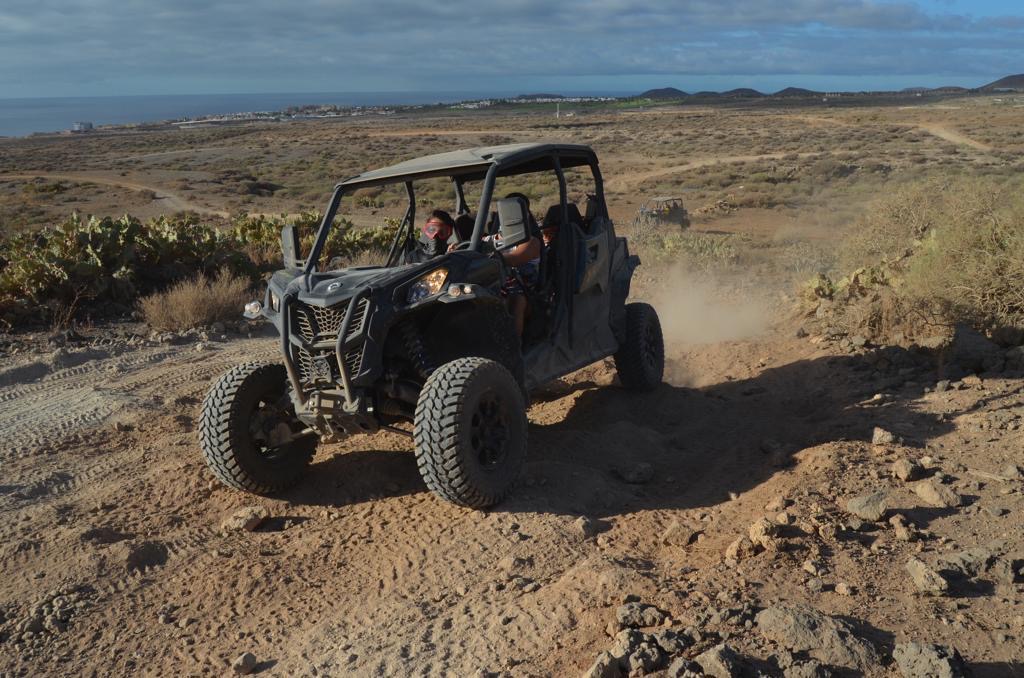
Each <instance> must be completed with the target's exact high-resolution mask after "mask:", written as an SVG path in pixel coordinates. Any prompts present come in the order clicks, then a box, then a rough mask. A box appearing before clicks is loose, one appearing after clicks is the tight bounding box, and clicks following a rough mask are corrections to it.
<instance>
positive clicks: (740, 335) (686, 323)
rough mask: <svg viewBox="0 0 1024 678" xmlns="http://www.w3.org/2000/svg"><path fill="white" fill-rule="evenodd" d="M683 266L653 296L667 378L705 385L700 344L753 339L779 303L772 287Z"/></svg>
mask: <svg viewBox="0 0 1024 678" xmlns="http://www.w3.org/2000/svg"><path fill="white" fill-rule="evenodd" d="M742 282H743V281H735V280H732V281H730V280H727V279H725V278H721V277H717V276H715V275H713V274H704V273H696V272H694V271H692V270H686V269H684V268H682V267H677V268H674V269H672V270H671V271H670V272H669V273H668V275H666V276H665V278H664V279H663V282H662V284H661V286H660V289H658V290H657V291H655V292H654V293H653V294H652V295H651V298H652V303H653V304H654V307H655V308H656V309H657V310H658V317H659V318H660V320H661V329H662V332H663V334H664V335H665V354H666V359H667V365H666V378H667V380H668V381H669V382H670V383H672V384H673V385H676V386H688V385H694V384H696V383H697V382H700V381H702V379H701V375H700V373H701V372H702V371H703V370H702V369H701V366H700V365H698V364H694V361H693V360H692V358H693V357H694V356H693V351H694V350H695V349H697V348H698V347H699V346H700V345H707V344H716V343H719V342H724V341H740V340H744V339H752V338H754V337H757V336H760V335H762V334H764V333H766V332H767V331H768V329H769V327H770V325H771V322H772V318H773V315H774V313H773V306H774V303H773V302H774V301H775V300H774V299H773V298H772V294H771V292H770V291H769V290H767V289H758V288H754V289H751V286H750V285H749V283H748V284H741V283H742Z"/></svg>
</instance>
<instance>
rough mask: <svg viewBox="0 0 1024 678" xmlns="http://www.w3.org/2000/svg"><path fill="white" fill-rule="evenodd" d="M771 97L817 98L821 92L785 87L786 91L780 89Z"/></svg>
mask: <svg viewBox="0 0 1024 678" xmlns="http://www.w3.org/2000/svg"><path fill="white" fill-rule="evenodd" d="M772 96H773V97H818V96H821V92H815V91H813V90H809V89H804V88H803V87H787V88H786V89H780V90H779V91H778V92H776V93H775V94H773V95H772Z"/></svg>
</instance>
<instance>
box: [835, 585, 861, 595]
mask: <svg viewBox="0 0 1024 678" xmlns="http://www.w3.org/2000/svg"><path fill="white" fill-rule="evenodd" d="M835 591H836V593H838V594H839V595H841V596H852V595H853V594H854V593H856V591H857V589H856V588H855V587H853V586H850V585H849V584H847V583H846V582H843V581H841V582H839V583H838V584H836V588H835Z"/></svg>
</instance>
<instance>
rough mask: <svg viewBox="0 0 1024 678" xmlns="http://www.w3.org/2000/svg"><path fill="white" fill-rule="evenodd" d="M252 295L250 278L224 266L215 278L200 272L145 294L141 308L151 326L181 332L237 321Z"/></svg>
mask: <svg viewBox="0 0 1024 678" xmlns="http://www.w3.org/2000/svg"><path fill="white" fill-rule="evenodd" d="M250 296H251V295H250V286H249V280H248V279H247V278H243V277H239V276H236V275H234V274H233V273H231V272H230V271H228V270H226V269H224V270H221V271H220V273H218V274H217V276H216V277H215V278H213V279H212V280H211V279H209V278H206V277H205V276H203V275H201V274H197V275H195V276H193V277H191V278H187V279H185V280H182V281H180V282H178V283H175V284H174V285H172V286H171V287H169V288H168V289H166V290H164V291H163V292H157V293H156V294H153V295H150V296H148V297H144V298H143V299H142V300H140V301H139V310H140V311H141V312H142V316H143V318H144V319H145V321H146V323H147V324H148V325H149V326H150V327H153V328H154V329H158V330H172V331H180V330H187V329H191V328H193V327H201V326H203V325H210V324H212V323H214V322H217V321H230V320H237V319H238V318H239V317H240V316H241V314H242V307H243V306H244V305H245V303H246V302H247V301H249V299H250Z"/></svg>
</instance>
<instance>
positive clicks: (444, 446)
mask: <svg viewBox="0 0 1024 678" xmlns="http://www.w3.org/2000/svg"><path fill="white" fill-rule="evenodd" d="M533 173H544V174H546V175H547V178H548V179H551V180H552V184H554V183H555V182H557V187H558V195H559V196H560V197H559V199H558V201H557V203H555V204H553V205H551V206H550V207H549V208H548V209H547V210H546V212H545V215H544V217H543V227H544V230H545V232H546V233H548V232H557V235H556V236H555V237H554V238H553V240H551V242H550V244H549V245H548V246H547V247H545V248H544V250H543V251H542V253H541V256H540V260H539V266H538V270H539V272H538V275H537V279H536V282H535V283H534V284H532V285H531V286H530V287H529V290H528V297H529V300H528V301H529V305H530V313H529V316H528V318H527V320H526V324H525V329H524V331H523V334H522V337H521V338H520V336H518V334H517V332H516V329H515V327H514V324H513V322H512V318H511V316H510V314H509V312H508V310H507V308H506V303H505V301H504V300H503V298H502V296H501V293H500V292H501V289H502V285H503V283H504V282H505V281H506V280H507V278H508V276H509V275H510V274H511V273H513V272H512V271H509V270H507V267H506V265H505V263H504V260H503V257H502V256H501V253H502V252H504V251H506V250H509V249H510V248H513V247H515V246H517V245H520V244H522V243H524V242H527V241H528V240H529V239H530V238H531V237H533V236H531V219H532V217H531V215H530V213H529V211H528V210H527V208H526V204H525V202H524V201H522V200H520V199H518V198H506V199H497V198H496V196H495V192H496V191H495V184H496V182H497V181H499V180H501V179H503V178H508V177H516V176H517V175H525V174H533ZM567 174H571V175H572V176H573V177H576V176H581V175H582V176H585V177H586V178H587V179H588V183H589V185H590V186H592V187H593V193H592V194H591V195H589V197H588V199H587V204H586V207H585V214H581V212H580V210H579V208H578V207H577V206H576V204H575V203H574V202H571V201H569V200H568V199H567V194H568V188H567ZM439 177H440V178H445V179H447V180H450V182H451V186H452V193H453V198H454V213H455V214H458V215H471V214H472V211H471V209H470V206H469V204H467V200H466V193H467V190H472V191H473V192H476V193H478V194H479V205H478V206H477V208H476V213H475V217H473V219H472V220H469V219H465V220H464V221H466V222H469V223H472V232H471V233H464V236H465V237H464V239H460V238H459V236H458V234H454V235H453V236H452V239H451V241H450V245H451V249H450V251H448V252H443V253H441V254H439V255H438V256H434V257H432V258H429V259H427V260H424V261H420V262H418V263H406V262H408V261H409V260H410V257H409V253H410V252H412V251H413V250H414V249H415V248H416V246H417V238H418V236H419V229H418V228H417V226H416V224H417V219H416V213H417V200H416V187H417V185H418V184H419V183H420V182H422V181H425V180H435V183H436V180H437V179H438V178H439ZM389 184H397V185H399V186H401V187H402V188H403V190H404V192H405V194H406V195H407V197H408V206H407V208H406V211H405V217H404V219H403V220H402V221H401V225H400V226H399V228H398V230H397V233H396V235H395V238H394V241H393V243H392V244H391V248H390V252H389V254H388V256H387V259H386V261H385V262H384V263H383V264H382V265H380V266H359V267H351V268H348V269H344V270H323V269H324V268H327V267H325V266H322V262H323V261H325V260H327V259H328V258H329V257H330V253H329V252H325V251H324V249H325V244H326V243H327V236H328V232H329V231H330V229H332V228H336V226H334V225H333V222H334V220H335V216H336V215H337V214H338V209H339V205H340V203H341V199H342V196H343V195H348V194H351V193H352V192H354V191H356V190H359V189H365V188H376V187H382V186H387V185H389ZM299 250H300V246H299V237H298V232H297V229H296V228H295V227H286V228H285V229H284V230H283V232H282V251H283V255H284V268H283V269H282V270H279V271H277V272H275V273H274V274H273V277H272V278H271V279H270V282H269V284H268V286H267V290H266V293H265V295H264V298H263V301H262V303H261V302H252V303H250V304H249V305H247V314H248V315H249V316H250V317H257V316H263V317H265V318H266V319H268V320H269V321H270V322H271V323H273V324H274V326H275V327H276V328H277V331H278V333H279V335H280V350H281V357H280V361H279V362H272V363H262V362H250V363H246V364H243V365H239V366H237V367H235V368H233V369H231V370H229V371H228V372H227V373H225V374H224V375H223V376H221V377H220V379H219V380H218V381H217V382H216V383H214V384H213V386H212V388H211V389H210V391H209V394H208V395H207V397H206V399H205V400H204V402H203V408H202V416H201V424H200V443H201V446H202V450H203V453H204V455H205V458H206V461H207V462H208V464H209V466H210V467H211V468H212V469H213V472H214V473H215V474H216V475H217V477H218V478H219V479H220V480H221V481H223V482H224V483H225V484H227V485H229V486H231V487H235V488H238V489H242V490H247V491H250V492H255V493H260V494H265V493H274V492H278V491H281V490H284V489H285V488H288V487H289V486H291V485H293V484H294V483H295V482H296V481H297V480H298V479H299V477H300V476H301V475H302V473H303V472H304V471H305V469H306V467H307V466H308V465H309V463H310V460H311V459H312V457H313V453H314V451H315V448H316V445H317V443H318V441H321V440H323V441H331V440H338V439H340V438H342V437H344V436H347V435H351V434H354V433H366V432H375V431H380V430H388V431H394V432H399V433H403V434H405V435H410V436H411V437H412V438H413V440H414V442H415V455H416V462H417V465H418V467H419V470H420V473H421V475H422V477H423V480H424V482H425V483H426V485H427V487H428V488H430V489H431V490H432V491H433V492H434V493H436V494H437V495H438V496H440V497H442V498H444V499H447V500H448V501H451V502H454V503H456V504H460V505H463V506H470V507H477V508H480V507H486V506H490V505H492V504H495V503H496V502H498V501H500V500H501V499H502V498H503V497H504V496H505V495H506V494H507V492H508V491H509V489H510V488H511V486H512V484H513V482H514V481H515V479H516V477H517V475H518V474H519V472H520V470H521V467H522V465H523V462H524V459H525V456H526V438H527V421H526V405H527V401H528V397H529V393H530V392H531V391H533V390H534V389H536V388H537V387H539V386H541V385H543V384H545V383H546V382H548V381H550V380H552V379H555V378H557V377H560V376H563V375H565V374H568V373H570V372H572V371H574V370H577V369H579V368H581V367H584V366H586V365H589V364H591V363H594V362H596V361H599V360H601V359H603V358H606V357H608V356H613V357H614V359H615V365H616V369H617V371H618V374H619V378H620V380H621V382H622V385H623V386H624V387H626V388H630V389H651V388H654V387H655V386H656V385H658V384H659V383H660V382H661V379H662V372H663V369H664V347H663V342H662V333H661V326H660V324H659V321H658V316H657V314H656V313H655V311H654V309H653V308H652V307H651V306H648V305H647V304H643V303H630V304H627V303H626V298H627V296H628V295H629V289H630V280H631V277H632V274H633V271H634V269H635V268H636V266H637V265H638V264H639V263H640V262H639V259H638V257H636V256H635V255H631V254H630V253H629V248H628V246H627V243H626V240H625V238H620V237H616V234H615V228H614V225H613V224H612V221H611V220H610V219H609V217H608V210H607V208H606V205H605V200H604V192H603V184H602V179H601V173H600V170H599V168H598V161H597V156H596V155H595V154H594V152H593V151H592V150H591V149H590V148H589V147H587V146H579V145H569V144H514V145H505V146H493V147H485V148H474V149H469V150H463V151H455V152H450V153H441V154H438V155H431V156H426V157H422V158H418V159H415V160H409V161H406V162H402V163H399V164H397V165H394V166H391V167H386V168H383V169H378V170H373V171H369V172H365V173H363V174H360V175H358V176H355V177H352V178H350V179H347V180H345V181H343V182H342V183H340V184H338V185H337V186H336V187H335V189H334V194H333V196H332V198H331V202H330V204H329V205H328V207H327V210H326V213H325V215H324V218H323V221H322V223H321V224H320V227H319V229H318V231H317V234H316V237H315V240H314V241H313V244H312V248H311V251H309V252H307V253H306V254H305V256H302V254H301V253H300V251H299ZM410 424H411V432H410V431H409V429H408V426H409V425H410Z"/></svg>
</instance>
